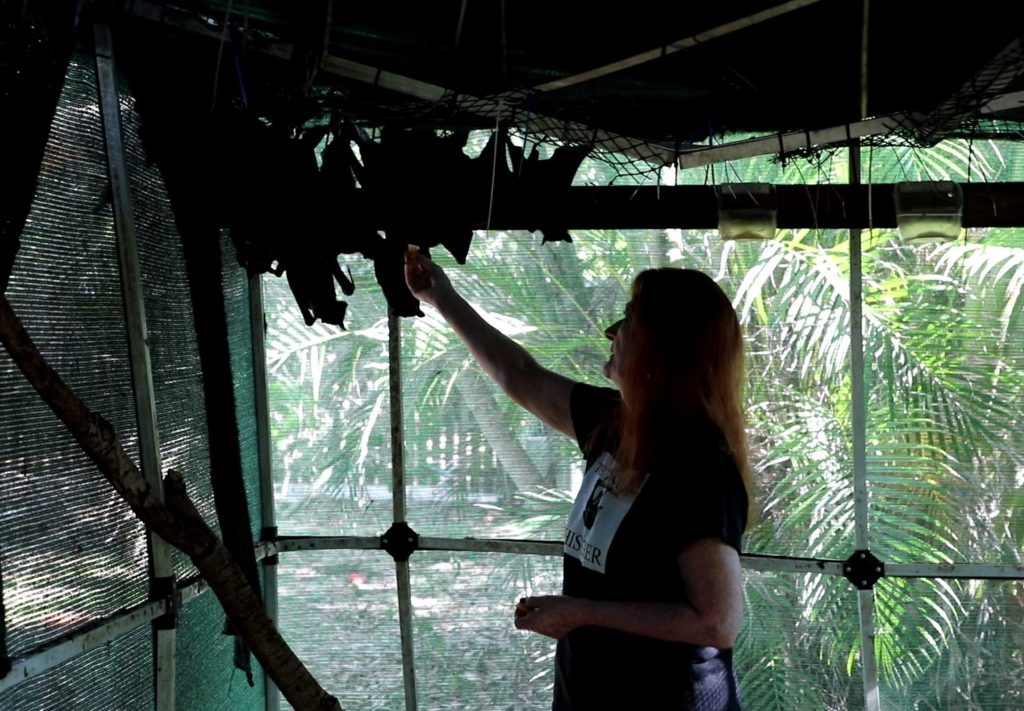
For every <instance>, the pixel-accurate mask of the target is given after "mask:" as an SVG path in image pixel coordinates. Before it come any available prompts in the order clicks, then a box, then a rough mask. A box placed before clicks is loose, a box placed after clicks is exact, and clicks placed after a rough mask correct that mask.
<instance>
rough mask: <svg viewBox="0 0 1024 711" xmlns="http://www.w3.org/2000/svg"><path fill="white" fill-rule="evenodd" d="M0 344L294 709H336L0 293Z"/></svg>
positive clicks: (218, 546)
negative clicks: (180, 560) (183, 560)
mask: <svg viewBox="0 0 1024 711" xmlns="http://www.w3.org/2000/svg"><path fill="white" fill-rule="evenodd" d="M0 340H2V341H3V344H4V347H5V348H6V349H7V351H8V352H9V353H10V354H11V357H12V358H13V359H14V362H15V363H16V364H17V365H18V367H19V368H20V369H21V371H22V373H24V374H25V377H26V378H27V379H28V381H29V383H31V385H32V387H33V388H35V389H36V391H37V392H38V393H39V394H40V395H41V396H42V398H43V400H44V401H45V402H46V404H47V405H49V406H50V409H51V410H53V412H54V414H56V415H57V417H58V418H59V419H60V421H61V422H63V423H64V425H65V426H66V427H67V428H68V430H69V431H70V432H71V434H72V435H73V436H74V438H75V440H77V442H78V444H79V446H81V448H82V449H83V450H84V451H85V453H86V454H87V455H89V457H90V458H91V459H92V460H93V462H95V463H96V466H98V467H99V469H100V471H101V472H102V473H103V475H104V476H105V477H106V479H107V481H108V482H110V485H111V486H113V487H114V489H115V490H116V491H117V493H118V494H120V495H121V498H123V499H124V500H125V501H126V502H127V503H128V505H129V506H130V507H131V509H132V511H134V512H135V515H136V516H138V517H139V518H140V519H141V520H142V522H143V523H145V524H146V526H148V527H149V528H150V529H151V530H153V531H154V532H155V533H156V534H157V535H159V536H160V537H161V538H163V539H164V540H165V541H167V542H168V543H170V544H171V545H172V546H174V547H175V548H177V549H179V550H181V551H182V552H184V553H185V554H187V555H188V557H189V558H191V559H192V562H193V563H194V564H195V566H196V568H197V569H198V570H199V572H200V573H201V574H202V575H203V577H204V578H206V581H207V582H208V583H209V584H210V588H211V589H212V590H213V592H214V594H216V595H217V598H218V599H219V600H220V603H221V605H222V606H223V608H224V612H225V613H226V614H227V616H228V617H229V618H230V619H231V621H232V623H234V626H235V629H236V630H238V632H239V634H241V635H242V638H243V639H244V640H245V643H246V644H247V645H248V646H249V648H250V649H251V650H252V652H253V654H255V655H256V658H257V659H258V660H259V662H260V664H261V665H262V666H263V669H264V670H265V671H266V672H267V674H269V675H270V678H271V679H273V680H274V683H275V684H276V685H277V687H278V688H279V689H280V690H281V693H282V694H284V697H285V698H286V699H287V700H288V703H290V704H291V705H292V706H293V707H294V708H296V709H302V710H305V709H309V711H342V709H341V704H340V703H338V700H337V699H336V698H334V697H333V696H331V695H330V694H328V693H327V692H326V691H325V690H324V689H323V688H322V687H321V686H320V684H319V683H317V681H316V679H314V678H313V676H312V675H311V674H310V673H309V670H307V669H306V667H305V665H303V663H302V661H301V660H300V659H299V658H298V657H296V656H295V653H294V652H293V651H292V650H291V648H290V647H289V646H288V643H287V642H285V640H284V638H283V637H281V635H280V633H278V631H277V628H276V627H275V626H274V623H273V621H272V620H271V619H270V618H269V617H267V614H266V612H265V611H264V609H263V603H262V602H261V600H260V599H259V596H258V595H256V593H255V592H254V591H253V589H252V586H251V585H249V582H248V580H247V579H246V577H245V574H244V573H243V572H242V569H241V568H240V567H239V566H238V564H237V563H236V562H235V560H234V558H233V557H232V556H231V554H230V552H228V550H227V548H225V546H224V544H223V543H222V542H221V540H220V539H219V538H218V537H217V534H215V533H214V532H213V531H212V530H211V529H210V527H209V526H207V525H206V523H205V522H204V521H203V519H202V517H201V516H200V515H199V512H198V511H197V510H196V508H195V506H194V505H193V504H192V502H191V501H190V500H189V498H188V494H187V493H186V491H185V482H184V479H182V477H181V475H180V474H178V473H177V472H175V471H170V472H168V474H167V476H166V478H165V479H164V495H165V497H166V501H167V503H166V505H165V504H164V503H162V502H161V501H160V500H159V498H157V496H155V495H154V493H153V490H152V489H151V488H150V486H149V484H148V483H147V482H146V480H145V478H144V477H143V476H142V473H141V472H140V471H139V469H138V467H137V466H135V463H134V462H133V461H132V460H131V458H129V457H128V455H127V454H126V453H125V451H124V449H123V448H122V447H121V443H120V442H119V441H118V439H117V435H116V434H115V433H114V429H113V427H111V426H110V423H109V422H107V421H106V420H105V419H103V417H102V416H100V415H98V414H96V413H94V412H92V411H91V410H89V408H88V407H87V406H86V405H85V403H84V402H82V400H81V399H80V398H79V397H78V396H77V395H76V394H75V393H74V392H73V391H72V390H71V388H69V387H68V386H67V385H66V384H65V383H64V382H63V381H62V380H61V378H60V376H59V375H58V374H57V373H56V371H54V370H53V368H51V367H50V365H49V364H48V363H47V362H46V361H45V360H44V359H43V357H42V355H41V354H40V353H39V351H38V349H37V348H36V346H35V344H34V343H32V339H31V338H30V337H29V335H28V333H27V332H26V331H25V329H24V327H23V326H22V325H21V322H20V321H19V320H18V317H17V315H16V314H15V313H14V311H13V310H12V309H11V306H10V303H9V302H8V301H7V298H6V297H5V296H3V295H2V294H0Z"/></svg>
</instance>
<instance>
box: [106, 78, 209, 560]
mask: <svg viewBox="0 0 1024 711" xmlns="http://www.w3.org/2000/svg"><path fill="white" fill-rule="evenodd" d="M118 85H119V86H120V87H121V88H122V90H123V89H124V87H125V85H126V82H124V81H123V80H120V79H119V83H118ZM121 121H122V135H123V140H124V149H125V160H126V163H127V166H128V169H129V178H130V180H131V186H132V200H133V207H134V214H135V232H136V240H137V241H138V246H139V260H140V264H141V270H142V286H143V299H144V300H145V306H146V326H147V329H148V331H149V354H150V359H151V365H152V371H153V386H154V389H155V397H156V419H157V427H158V434H159V437H160V457H161V469H162V471H161V473H162V474H166V472H167V470H168V469H175V470H177V471H178V472H180V473H181V474H182V476H183V477H184V478H185V481H186V484H187V486H188V493H189V497H190V498H191V499H192V501H193V502H194V503H195V504H196V507H197V508H198V509H199V511H200V513H202V514H203V518H204V519H205V520H206V522H207V523H208V524H210V525H212V526H214V528H215V529H216V525H217V517H216V514H215V513H214V509H213V492H212V490H211V488H210V454H209V448H208V445H207V431H206V416H205V413H204V409H203V402H204V394H203V381H202V370H201V368H200V364H199V350H198V346H197V344H196V335H195V327H194V324H193V319H192V297H191V294H190V292H189V287H188V279H187V276H186V272H185V263H184V256H183V254H182V249H181V239H180V237H179V236H178V232H177V230H176V229H175V224H174V215H173V213H172V211H171V205H170V202H169V201H168V199H167V193H166V189H165V187H164V182H163V177H162V176H161V175H160V171H159V170H158V169H157V168H156V166H154V165H152V164H148V163H147V161H146V154H145V151H144V150H143V147H142V144H141V141H140V140H139V116H138V114H137V113H136V111H135V102H134V100H133V99H132V98H131V96H129V95H127V94H126V93H125V92H124V91H122V96H121ZM172 557H173V559H174V569H175V574H176V575H178V576H179V577H182V576H190V575H194V574H195V573H196V570H195V567H194V566H193V565H192V563H191V561H189V559H188V556H186V555H185V554H184V553H182V552H181V551H179V550H177V549H174V550H172Z"/></svg>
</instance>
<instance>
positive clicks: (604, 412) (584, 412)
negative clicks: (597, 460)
mask: <svg viewBox="0 0 1024 711" xmlns="http://www.w3.org/2000/svg"><path fill="white" fill-rule="evenodd" d="M621 404H622V397H621V396H620V395H619V391H618V390H613V389H612V388H600V387H597V386H595V385H588V384H587V383H576V384H575V385H574V386H573V388H572V392H571V393H570V395H569V414H570V416H571V417H572V425H573V429H574V431H575V433H576V442H577V444H578V445H579V447H580V451H582V452H583V453H584V454H587V452H588V450H589V449H590V447H591V445H592V444H593V443H594V436H595V434H596V430H598V429H599V428H601V427H603V426H607V425H608V424H609V423H610V422H611V420H612V419H613V417H614V414H615V412H616V411H617V410H618V408H619V407H620V406H621Z"/></svg>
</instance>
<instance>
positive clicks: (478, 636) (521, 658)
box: [410, 551, 562, 711]
mask: <svg viewBox="0 0 1024 711" xmlns="http://www.w3.org/2000/svg"><path fill="white" fill-rule="evenodd" d="M410 563H411V568H412V598H413V608H414V614H415V623H414V631H413V640H414V645H415V654H416V687H417V703H418V706H419V708H421V709H424V710H425V711H447V710H448V709H451V710H452V711H454V710H456V709H495V711H497V710H498V709H541V708H547V707H549V706H550V705H551V689H552V684H553V683H554V653H555V642H554V640H552V639H551V638H549V637H544V636H542V635H537V634H531V633H528V632H522V631H519V630H516V629H515V628H514V626H513V617H514V616H513V608H514V606H515V604H516V601H517V600H518V599H519V598H520V597H522V596H524V595H532V594H538V595H544V594H551V593H557V592H558V591H560V590H561V587H562V582H561V579H562V559H561V558H560V557H549V556H543V557H542V556H526V555H510V554H474V553H451V554H449V553H442V552H435V551H424V552H421V553H417V554H415V555H414V556H413V557H412V559H411V560H410Z"/></svg>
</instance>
